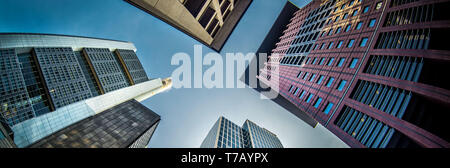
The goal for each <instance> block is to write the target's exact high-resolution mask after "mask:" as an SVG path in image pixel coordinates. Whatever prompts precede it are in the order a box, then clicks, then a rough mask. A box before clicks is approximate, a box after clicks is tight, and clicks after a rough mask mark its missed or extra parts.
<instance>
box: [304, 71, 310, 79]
mask: <svg viewBox="0 0 450 168" xmlns="http://www.w3.org/2000/svg"><path fill="white" fill-rule="evenodd" d="M308 75H309V72H306V74H305V76H303V80H306V77H308Z"/></svg>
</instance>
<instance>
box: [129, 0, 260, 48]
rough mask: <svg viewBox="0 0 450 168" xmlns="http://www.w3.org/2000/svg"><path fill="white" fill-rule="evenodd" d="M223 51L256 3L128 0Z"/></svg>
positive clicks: (249, 0) (246, 0)
mask: <svg viewBox="0 0 450 168" xmlns="http://www.w3.org/2000/svg"><path fill="white" fill-rule="evenodd" d="M125 1H126V2H128V3H130V4H132V5H134V6H136V7H137V8H140V9H142V10H144V11H145V12H147V13H149V14H151V15H153V16H155V17H157V18H159V19H161V20H162V21H164V22H166V23H168V24H170V25H171V26H173V27H175V28H177V29H178V30H180V31H182V32H184V33H186V34H187V35H189V36H191V37H192V38H194V39H196V40H198V41H199V42H201V43H203V44H204V45H206V46H208V47H210V48H212V49H213V50H215V51H220V50H221V49H222V47H223V45H224V44H225V42H226V40H227V39H228V37H229V36H230V35H231V33H232V31H233V29H234V27H235V26H236V25H237V23H238V22H239V20H240V18H241V17H242V16H243V14H244V13H245V11H246V10H247V8H248V7H249V6H250V3H251V2H252V0H239V1H235V0H164V1H161V0H125Z"/></svg>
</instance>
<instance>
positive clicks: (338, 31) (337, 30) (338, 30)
mask: <svg viewBox="0 0 450 168" xmlns="http://www.w3.org/2000/svg"><path fill="white" fill-rule="evenodd" d="M341 29H342V28H341V27H338V28H337V29H336V32H335V33H334V34H338V33H340V32H341Z"/></svg>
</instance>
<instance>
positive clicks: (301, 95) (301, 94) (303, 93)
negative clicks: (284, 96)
mask: <svg viewBox="0 0 450 168" xmlns="http://www.w3.org/2000/svg"><path fill="white" fill-rule="evenodd" d="M305 93H306V92H305V91H304V90H302V93H300V96H298V98H300V99H302V98H303V95H305Z"/></svg>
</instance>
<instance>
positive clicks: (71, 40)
mask: <svg viewBox="0 0 450 168" xmlns="http://www.w3.org/2000/svg"><path fill="white" fill-rule="evenodd" d="M135 51H136V48H135V47H134V45H133V44H132V43H130V42H124V41H116V40H107V39H99V38H89V37H80V36H66V35H51V34H18V33H2V34H0V58H1V59H0V68H1V72H0V75H1V76H2V80H1V82H0V94H1V97H0V103H1V104H0V105H1V113H0V114H1V118H0V119H1V122H2V125H3V127H6V128H5V129H2V132H4V133H3V134H4V135H9V136H8V137H9V138H8V139H9V140H13V141H14V143H15V144H16V145H17V147H26V146H28V145H30V144H32V143H34V142H36V141H38V140H40V139H42V138H44V137H46V136H49V135H51V134H53V133H54V132H57V131H58V130H61V129H62V128H65V127H67V126H70V125H71V124H73V123H76V122H78V121H80V120H83V119H85V118H87V117H90V116H96V114H99V113H101V112H103V111H107V110H112V109H114V108H113V107H115V106H116V105H119V104H121V103H124V102H127V101H130V100H132V99H134V100H137V101H142V100H144V99H146V98H148V97H150V96H152V95H154V94H156V93H158V92H161V91H164V90H166V89H168V88H170V86H171V80H170V79H166V80H161V79H153V80H149V79H148V78H147V75H146V73H145V71H144V69H143V67H142V65H141V64H140V62H139V59H138V58H137V56H136V54H135ZM111 108H112V109H111ZM113 111H114V110H113ZM116 111H120V110H116ZM144 111H145V110H144ZM147 111H148V110H147ZM136 113H137V112H136ZM94 118H95V117H94ZM157 118H159V117H157ZM8 130H9V131H8Z"/></svg>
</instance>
